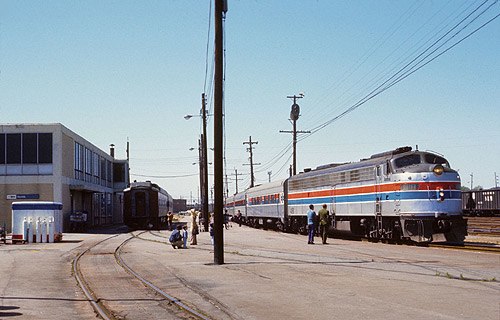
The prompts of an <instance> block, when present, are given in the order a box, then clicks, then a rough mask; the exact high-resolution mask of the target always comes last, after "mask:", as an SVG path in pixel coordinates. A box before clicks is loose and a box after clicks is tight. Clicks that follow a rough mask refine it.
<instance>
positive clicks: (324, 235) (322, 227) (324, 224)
mask: <svg viewBox="0 0 500 320" xmlns="http://www.w3.org/2000/svg"><path fill="white" fill-rule="evenodd" d="M318 215H319V234H320V235H321V240H323V244H326V239H328V219H329V215H330V212H328V210H326V204H323V208H322V209H321V210H319V211H318Z"/></svg>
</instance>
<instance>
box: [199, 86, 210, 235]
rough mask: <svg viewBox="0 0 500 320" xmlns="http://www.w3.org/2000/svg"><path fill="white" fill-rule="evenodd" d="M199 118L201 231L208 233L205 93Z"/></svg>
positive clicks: (202, 96) (202, 97)
mask: <svg viewBox="0 0 500 320" xmlns="http://www.w3.org/2000/svg"><path fill="white" fill-rule="evenodd" d="M201 116H202V120H203V135H202V139H201V149H202V163H203V178H202V185H201V188H202V195H203V197H202V200H203V202H202V208H203V209H202V217H203V229H204V230H205V231H208V224H209V220H210V216H209V214H208V151H207V150H208V149H207V107H206V103H205V93H202V94H201Z"/></svg>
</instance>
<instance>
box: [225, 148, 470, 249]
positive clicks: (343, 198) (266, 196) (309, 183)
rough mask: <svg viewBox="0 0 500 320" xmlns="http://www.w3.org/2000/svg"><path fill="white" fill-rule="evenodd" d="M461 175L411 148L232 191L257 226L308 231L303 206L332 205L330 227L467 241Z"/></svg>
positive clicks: (231, 200)
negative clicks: (240, 190)
mask: <svg viewBox="0 0 500 320" xmlns="http://www.w3.org/2000/svg"><path fill="white" fill-rule="evenodd" d="M460 187H461V186H460V176H459V174H458V172H457V171H455V170H453V169H452V168H451V167H450V164H449V163H448V161H447V160H446V159H445V158H443V157H442V156H440V155H437V154H435V153H432V152H423V151H419V150H415V151H413V150H412V148H411V147H402V148H397V149H395V150H392V151H388V152H383V153H379V154H375V155H372V156H371V157H370V158H368V159H362V160H360V161H359V162H352V163H343V164H330V165H325V166H321V167H318V168H316V169H314V170H308V171H307V172H304V173H300V174H298V175H295V176H292V177H290V178H288V179H285V180H283V181H279V182H273V183H271V184H265V185H261V186H257V187H254V188H250V189H247V190H246V191H244V192H243V193H239V194H236V195H234V196H232V197H228V199H227V201H226V209H227V210H228V212H229V213H230V214H232V215H233V216H234V215H235V214H236V212H237V211H238V210H240V212H241V213H242V215H243V221H246V223H247V224H249V225H252V226H255V227H264V228H276V229H278V230H283V231H289V232H300V233H304V232H305V230H306V225H307V219H306V212H307V209H308V206H309V205H310V204H313V205H315V206H316V209H319V208H320V206H321V205H322V204H327V206H328V210H329V211H330V213H331V216H332V219H331V224H330V225H329V229H330V231H332V232H344V233H350V234H352V235H356V236H362V237H366V238H371V239H393V240H400V239H404V240H411V241H414V242H431V241H450V242H463V240H464V239H465V236H466V235H467V220H465V219H463V216H462V210H461V205H462V201H461V191H460Z"/></svg>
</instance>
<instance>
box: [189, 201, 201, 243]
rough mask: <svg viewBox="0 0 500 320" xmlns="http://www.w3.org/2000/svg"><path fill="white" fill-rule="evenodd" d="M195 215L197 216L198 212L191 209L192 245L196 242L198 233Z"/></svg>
mask: <svg viewBox="0 0 500 320" xmlns="http://www.w3.org/2000/svg"><path fill="white" fill-rule="evenodd" d="M196 217H198V213H197V212H196V210H194V209H191V242H190V243H189V244H190V245H192V246H194V245H197V244H198V240H197V239H196V236H197V235H198V233H200V231H199V229H198V223H197V222H196Z"/></svg>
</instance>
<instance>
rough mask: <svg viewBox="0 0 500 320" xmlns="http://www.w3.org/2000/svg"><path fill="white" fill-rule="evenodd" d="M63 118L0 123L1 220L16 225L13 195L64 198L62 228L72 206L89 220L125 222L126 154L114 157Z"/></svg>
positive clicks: (65, 227) (17, 198) (95, 222)
mask: <svg viewBox="0 0 500 320" xmlns="http://www.w3.org/2000/svg"><path fill="white" fill-rule="evenodd" d="M110 153H111V154H108V153H106V152H104V151H102V150H101V149H99V148H97V147H96V146H94V145H93V144H92V143H90V142H89V141H87V140H85V139H84V138H82V137H81V136H79V135H77V134H76V133H74V132H73V131H71V130H69V129H68V128H66V127H65V126H63V125H62V124H59V123H55V124H0V224H1V225H3V224H4V223H5V224H6V226H7V230H11V228H12V225H11V224H12V221H11V220H12V216H11V212H12V210H11V205H12V202H14V201H23V200H31V201H33V200H39V201H57V202H61V203H62V204H63V220H64V221H63V231H68V229H69V216H70V214H71V213H72V212H77V211H86V212H87V213H88V224H89V225H90V226H99V225H108V224H113V223H121V222H123V189H125V188H126V187H127V186H128V185H129V165H128V160H116V159H114V148H113V147H111V150H110Z"/></svg>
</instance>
